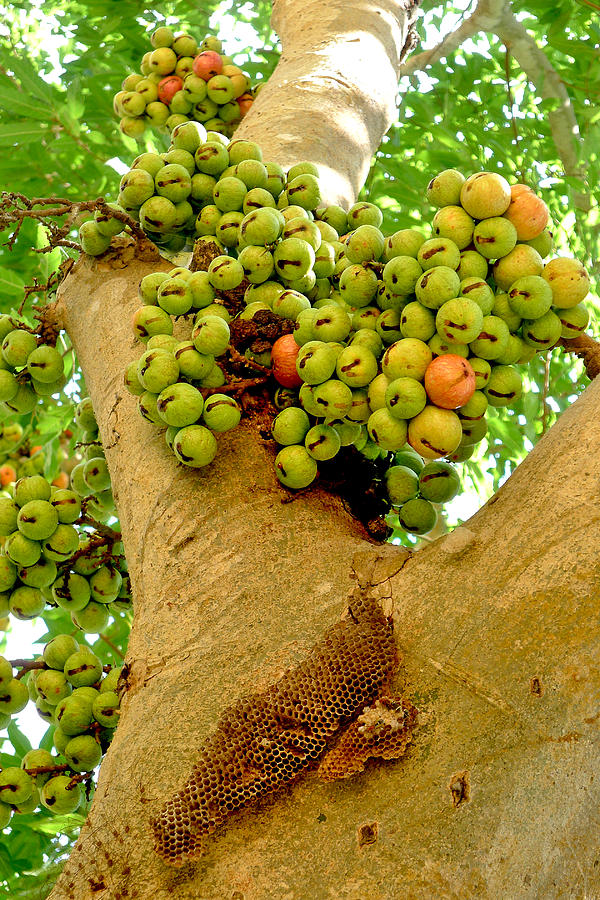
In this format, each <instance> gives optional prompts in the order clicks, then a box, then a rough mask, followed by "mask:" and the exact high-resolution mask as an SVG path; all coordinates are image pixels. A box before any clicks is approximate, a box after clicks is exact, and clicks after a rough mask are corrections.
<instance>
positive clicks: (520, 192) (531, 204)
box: [503, 184, 549, 274]
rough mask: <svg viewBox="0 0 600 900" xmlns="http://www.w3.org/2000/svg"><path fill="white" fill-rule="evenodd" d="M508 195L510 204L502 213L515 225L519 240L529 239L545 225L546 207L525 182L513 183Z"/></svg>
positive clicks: (546, 217)
mask: <svg viewBox="0 0 600 900" xmlns="http://www.w3.org/2000/svg"><path fill="white" fill-rule="evenodd" d="M510 195H511V199H510V205H509V207H508V209H507V210H506V212H505V213H503V215H504V217H505V218H506V219H508V220H509V222H512V224H513V225H514V226H515V228H516V231H517V238H518V240H519V241H531V240H533V239H534V238H536V237H538V236H539V235H540V234H541V233H542V232H543V230H544V228H545V227H546V225H547V223H548V215H549V213H548V207H547V206H546V204H545V203H544V201H543V200H542V198H541V197H538V196H537V194H535V193H534V192H533V191H532V190H531V188H530V187H528V186H527V185H526V184H513V185H512V187H511V189H510ZM536 274H537V273H536Z"/></svg>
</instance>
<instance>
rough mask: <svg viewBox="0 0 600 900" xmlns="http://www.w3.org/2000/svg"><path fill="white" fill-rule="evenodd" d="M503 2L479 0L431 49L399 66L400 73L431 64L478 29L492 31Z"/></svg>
mask: <svg viewBox="0 0 600 900" xmlns="http://www.w3.org/2000/svg"><path fill="white" fill-rule="evenodd" d="M504 7H505V3H504V2H503V0H479V3H478V4H477V6H476V7H475V9H474V11H473V12H472V13H471V15H470V16H469V17H468V19H464V20H463V22H462V24H461V25H459V27H458V28H456V29H455V30H454V31H453V32H451V33H450V34H447V35H446V37H445V38H444V39H443V40H442V41H440V43H439V44H437V45H436V46H435V47H432V48H431V50H425V51H423V53H417V54H416V55H413V56H411V57H410V59H408V60H407V61H406V62H405V63H404V64H403V65H402V66H401V68H400V75H411V74H412V73H413V72H417V71H422V70H423V69H425V67H426V66H431V65H433V64H434V63H436V62H438V60H440V59H442V58H443V57H445V56H448V54H450V53H453V52H454V51H455V50H457V49H458V48H459V47H460V46H461V44H464V42H465V41H466V40H468V38H470V37H472V36H473V35H474V34H477V33H478V32H480V31H494V29H495V28H496V26H497V25H498V22H499V21H500V19H501V17H502V13H503V11H504Z"/></svg>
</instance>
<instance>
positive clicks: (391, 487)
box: [385, 451, 422, 506]
mask: <svg viewBox="0 0 600 900" xmlns="http://www.w3.org/2000/svg"><path fill="white" fill-rule="evenodd" d="M400 452H402V451H400ZM421 465H422V462H421ZM385 486H386V488H387V492H388V497H389V501H390V503H391V504H392V506H402V504H403V503H406V502H407V500H412V499H413V498H414V497H416V496H417V494H418V493H419V476H418V475H417V473H416V472H415V471H414V470H413V469H411V468H409V467H408V466H403V465H395V466H390V468H389V469H387V471H386V473H385Z"/></svg>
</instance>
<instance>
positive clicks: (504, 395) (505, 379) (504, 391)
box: [485, 366, 523, 406]
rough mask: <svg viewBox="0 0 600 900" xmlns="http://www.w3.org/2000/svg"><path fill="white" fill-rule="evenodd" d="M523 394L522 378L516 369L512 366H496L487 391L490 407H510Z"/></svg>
mask: <svg viewBox="0 0 600 900" xmlns="http://www.w3.org/2000/svg"><path fill="white" fill-rule="evenodd" d="M522 392H523V384H522V381H521V376H520V374H519V373H518V372H517V370H516V369H514V368H513V367H512V366H494V368H493V369H492V372H491V374H490V377H489V380H488V383H487V387H486V389H485V394H486V397H487V398H488V401H489V404H490V406H510V405H511V404H512V403H515V402H516V401H517V400H518V399H519V398H520V396H521V394H522Z"/></svg>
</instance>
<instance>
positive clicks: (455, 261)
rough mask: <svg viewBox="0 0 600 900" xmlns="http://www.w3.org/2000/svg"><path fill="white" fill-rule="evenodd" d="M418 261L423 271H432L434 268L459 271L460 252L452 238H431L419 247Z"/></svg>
mask: <svg viewBox="0 0 600 900" xmlns="http://www.w3.org/2000/svg"><path fill="white" fill-rule="evenodd" d="M417 260H418V261H419V263H420V265H421V268H422V269H423V270H427V269H432V268H433V267H434V266H447V267H448V268H450V269H458V266H459V265H460V250H459V249H458V247H457V246H456V244H455V243H454V241H451V240H450V238H431V239H430V240H428V241H425V243H424V244H421V246H420V247H419V252H418V253H417Z"/></svg>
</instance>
